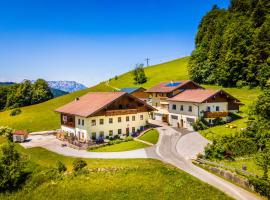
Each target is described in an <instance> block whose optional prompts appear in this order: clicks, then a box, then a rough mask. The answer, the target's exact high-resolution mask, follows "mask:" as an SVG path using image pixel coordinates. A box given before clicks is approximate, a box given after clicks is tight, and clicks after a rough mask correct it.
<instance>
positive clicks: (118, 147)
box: [90, 140, 149, 152]
mask: <svg viewBox="0 0 270 200" xmlns="http://www.w3.org/2000/svg"><path fill="white" fill-rule="evenodd" d="M145 147H149V146H148V145H147V144H144V143H142V142H137V141H134V140H133V141H128V142H122V143H119V144H114V145H108V146H104V147H100V148H98V149H93V150H90V151H92V152H118V151H130V150H135V149H141V148H145Z"/></svg>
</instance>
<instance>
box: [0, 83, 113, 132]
mask: <svg viewBox="0 0 270 200" xmlns="http://www.w3.org/2000/svg"><path fill="white" fill-rule="evenodd" d="M96 91H111V88H109V87H107V86H105V84H99V85H97V86H95V87H92V88H88V89H85V90H80V91H77V92H74V93H70V94H67V95H64V96H61V97H58V98H55V99H52V100H50V101H46V102H44V103H40V104H36V105H32V106H27V107H23V108H21V110H22V113H21V114H20V115H17V116H10V115H9V113H10V111H4V112H0V126H10V127H12V128H15V129H23V130H27V131H30V132H32V131H43V130H52V129H58V128H59V127H60V119H59V115H58V114H57V113H55V112H54V110H55V109H56V108H58V107H60V106H62V105H64V104H66V103H68V102H70V101H72V100H74V99H75V98H76V97H78V96H82V95H84V94H86V93H87V92H96Z"/></svg>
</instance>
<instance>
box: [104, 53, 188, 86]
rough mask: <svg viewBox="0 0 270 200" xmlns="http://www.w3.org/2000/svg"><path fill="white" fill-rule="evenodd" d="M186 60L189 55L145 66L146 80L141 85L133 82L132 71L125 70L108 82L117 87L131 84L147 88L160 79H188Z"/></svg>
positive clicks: (160, 80)
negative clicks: (125, 71)
mask: <svg viewBox="0 0 270 200" xmlns="http://www.w3.org/2000/svg"><path fill="white" fill-rule="evenodd" d="M188 60H189V57H184V58H180V59H176V60H173V61H170V62H166V63H162V64H158V65H153V66H150V67H146V68H145V69H144V71H145V74H146V76H147V78H148V81H147V82H146V83H144V84H142V85H136V84H134V80H133V74H132V72H127V73H125V74H122V75H120V76H118V78H117V80H115V79H112V80H111V81H110V82H109V84H110V85H112V86H114V87H117V88H123V87H132V86H133V87H134V86H135V87H138V86H142V87H145V88H149V87H151V86H153V85H155V84H157V83H159V82H162V81H170V80H186V79H188V71H187V65H188Z"/></svg>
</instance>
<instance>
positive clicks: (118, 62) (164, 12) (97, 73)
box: [0, 0, 229, 86]
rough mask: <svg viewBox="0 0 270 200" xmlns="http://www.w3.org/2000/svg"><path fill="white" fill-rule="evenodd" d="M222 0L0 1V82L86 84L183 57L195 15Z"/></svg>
mask: <svg viewBox="0 0 270 200" xmlns="http://www.w3.org/2000/svg"><path fill="white" fill-rule="evenodd" d="M214 4H217V5H218V6H219V7H222V8H223V7H224V8H226V7H227V6H228V4H229V0H178V1H177V0H144V1H143V0H111V1H109V0H88V1H86V0H85V1H83V0H76V1H75V0H74V1H70V0H65V1H62V0H46V1H41V0H35V1H27V0H25V1H21V0H20V1H13V0H9V1H2V0H0V69H1V72H0V81H17V82H18V81H21V80H23V79H30V80H34V79H37V78H44V79H46V80H75V81H77V82H80V83H83V84H85V85H87V86H91V85H94V84H96V83H98V82H100V81H103V80H106V79H108V78H110V77H114V76H115V75H117V74H121V73H123V72H126V71H128V70H131V69H132V68H133V67H134V66H135V64H136V63H142V62H145V58H147V57H148V58H150V64H156V63H160V62H164V61H168V60H171V59H175V58H179V57H183V56H187V55H190V53H191V51H192V50H193V48H194V38H195V35H196V31H197V27H198V24H199V22H200V20H201V17H202V16H203V15H204V14H205V13H206V12H207V11H209V10H210V9H211V8H212V6H213V5H214Z"/></svg>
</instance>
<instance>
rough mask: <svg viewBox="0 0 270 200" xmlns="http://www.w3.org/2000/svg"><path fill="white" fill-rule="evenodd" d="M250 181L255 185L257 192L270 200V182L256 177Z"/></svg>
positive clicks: (249, 179) (250, 178)
mask: <svg viewBox="0 0 270 200" xmlns="http://www.w3.org/2000/svg"><path fill="white" fill-rule="evenodd" d="M248 181H249V183H250V184H251V185H253V187H254V189H255V191H256V192H258V193H259V194H261V195H262V196H265V197H267V198H268V199H270V181H267V180H263V179H260V178H255V177H249V178H248Z"/></svg>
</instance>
